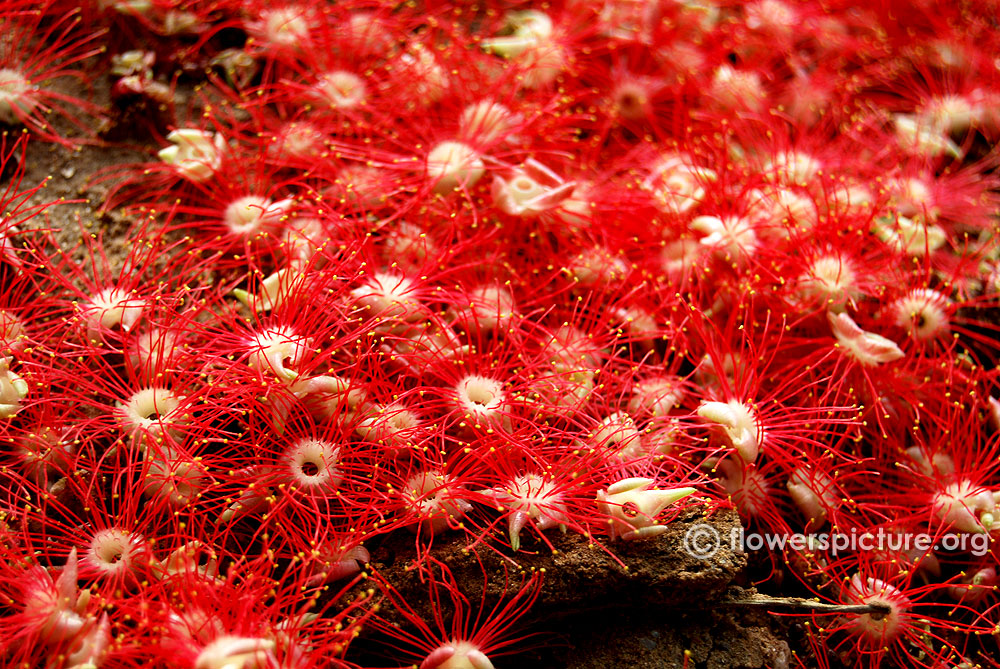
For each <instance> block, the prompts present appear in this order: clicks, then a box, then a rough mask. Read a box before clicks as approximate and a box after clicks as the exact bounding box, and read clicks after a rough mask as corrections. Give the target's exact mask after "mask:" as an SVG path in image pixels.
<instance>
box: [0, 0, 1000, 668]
mask: <svg viewBox="0 0 1000 669" xmlns="http://www.w3.org/2000/svg"><path fill="white" fill-rule="evenodd" d="M983 4H984V5H985V4H986V3H983ZM5 5H6V6H9V11H6V12H5V13H3V14H2V16H3V18H2V19H0V23H2V24H3V26H4V28H5V34H6V35H10V36H11V37H9V38H8V37H4V38H0V42H2V44H0V122H3V123H5V124H8V125H21V126H23V127H24V129H25V132H26V133H27V134H28V135H30V136H31V137H32V141H33V142H34V141H56V142H59V143H62V144H68V145H72V144H73V143H76V142H83V141H87V142H91V141H94V138H93V134H92V133H89V132H88V133H86V134H81V133H82V130H83V129H89V128H90V127H91V126H94V125H95V124H94V123H93V122H92V119H90V120H85V119H86V117H99V116H102V115H105V114H106V115H107V116H109V117H114V116H115V114H116V111H115V110H110V109H109V110H99V109H97V108H96V107H95V106H94V105H93V104H92V103H91V102H88V101H85V97H86V96H83V97H81V98H77V97H74V96H72V95H70V94H69V93H67V92H65V91H66V90H67V89H66V88H65V87H66V86H69V88H70V89H72V88H73V86H72V82H73V81H75V80H79V81H84V80H86V79H87V76H88V75H87V73H86V71H85V70H84V68H86V67H93V68H95V69H100V68H103V69H104V70H105V71H107V70H109V68H110V73H111V75H110V76H111V79H112V82H111V83H113V84H114V87H113V89H114V91H118V92H121V91H122V90H125V89H127V91H128V95H129V96H131V97H129V99H130V100H139V99H142V100H145V101H146V103H148V104H149V105H150V106H151V107H150V108H156V109H159V110H160V111H161V112H162V114H160V115H156V116H155V118H151V119H148V120H149V124H148V125H149V127H148V128H147V130H149V131H150V132H149V133H148V134H149V135H150V136H151V137H152V138H153V141H154V143H155V144H154V145H151V146H147V147H146V150H147V152H148V154H149V160H148V162H146V163H142V164H139V165H133V166H128V167H126V168H124V169H125V171H124V172H114V173H106V174H104V175H103V177H102V178H103V179H105V180H109V179H112V178H118V181H117V182H116V183H115V184H114V185H113V187H112V188H111V192H110V194H109V196H108V200H107V201H106V202H105V203H104V208H105V210H112V209H114V210H116V211H119V210H121V211H124V212H125V214H126V215H127V216H129V217H130V219H131V220H132V222H133V223H132V228H131V229H130V230H129V232H128V235H127V238H126V239H125V242H124V248H118V247H117V246H115V245H114V244H112V243H110V242H109V241H107V240H106V239H105V238H104V237H103V236H102V235H100V234H97V233H94V234H91V233H90V232H87V233H86V234H83V235H82V241H81V242H80V244H79V245H78V246H77V247H76V248H73V249H61V248H59V246H58V243H57V236H56V235H53V234H51V233H50V232H48V231H45V230H40V229H39V228H40V227H41V226H39V225H36V224H35V223H34V221H33V220H32V219H33V218H34V217H35V215H36V214H37V213H38V211H39V209H38V208H37V207H36V208H31V207H28V206H27V205H26V204H25V202H27V200H28V196H29V195H34V194H35V193H36V191H37V188H36V189H35V190H31V191H24V192H22V191H20V190H19V189H20V188H21V186H20V182H21V179H20V177H19V175H20V174H21V171H19V170H20V166H21V165H22V163H21V161H23V159H24V158H23V156H24V152H23V151H22V150H21V149H23V144H22V143H21V142H22V141H26V140H21V141H19V142H17V143H14V144H13V150H10V151H8V150H7V148H6V146H7V143H6V140H5V144H4V149H3V166H4V171H5V172H6V171H14V172H17V174H15V175H14V177H13V178H12V179H11V183H12V185H10V186H9V187H8V188H7V190H6V191H2V192H0V196H2V200H0V201H2V204H3V207H0V209H2V210H3V211H2V213H3V216H4V218H3V219H0V288H2V290H0V294H2V298H0V421H2V422H0V445H2V450H0V457H2V466H0V557H2V559H0V620H2V623H3V624H2V625H0V663H2V664H5V665H8V664H9V665H11V666H15V665H17V666H22V665H23V666H50V667H85V666H86V667H100V666H107V667H112V666H143V665H146V664H150V665H152V664H157V663H163V662H179V663H182V664H186V665H190V666H194V667H198V668H206V669H207V668H212V667H226V668H233V669H257V668H263V667H272V666H356V665H355V664H353V660H352V654H351V646H352V641H353V640H354V639H355V638H356V637H357V636H358V634H359V633H360V630H361V627H362V626H363V625H366V626H368V627H369V629H371V630H373V631H374V632H375V633H379V634H382V635H383V636H385V637H387V639H388V641H387V647H389V648H392V649H395V650H398V651H399V654H400V655H399V661H400V662H411V661H413V660H414V659H416V660H417V661H418V662H419V663H421V664H420V666H421V667H426V668H427V669H432V668H436V667H440V668H442V669H461V668H466V667H475V668H476V669H489V668H491V667H492V666H493V664H492V660H491V658H490V655H491V654H492V655H495V653H496V652H497V651H500V652H502V653H506V652H511V646H512V644H513V643H514V641H515V640H512V639H511V638H510V636H509V635H508V632H509V631H510V628H511V626H512V624H513V623H514V622H515V621H516V620H517V619H518V618H520V617H521V616H522V615H523V614H524V613H525V612H526V611H527V610H528V609H529V608H530V607H531V606H532V605H533V604H534V603H535V600H536V598H537V597H538V593H539V586H540V582H541V579H542V575H541V574H540V573H539V574H536V575H533V576H532V577H531V578H530V579H527V580H525V581H524V582H522V584H521V586H520V588H519V589H517V591H516V592H515V594H514V595H513V596H508V597H506V602H507V603H506V604H504V603H503V598H502V599H501V602H500V603H496V604H495V605H494V604H493V603H487V602H486V599H485V595H483V599H482V600H481V601H480V608H481V609H482V612H481V613H480V614H476V615H475V616H472V615H471V614H470V612H469V610H468V608H469V604H468V602H469V599H470V597H471V599H473V600H474V599H476V598H477V595H476V594H471V595H470V594H469V593H463V592H462V586H461V585H460V584H459V582H458V580H457V579H456V578H455V577H454V576H453V575H452V574H451V573H450V572H449V568H448V567H447V566H446V563H445V562H444V561H441V560H439V559H438V558H437V557H436V556H435V550H436V547H437V545H438V544H439V543H441V542H444V541H451V542H455V543H457V544H459V545H461V546H463V547H464V549H465V550H466V551H468V552H470V553H473V554H475V553H477V552H480V551H491V552H493V553H495V554H498V555H501V556H504V559H506V560H508V561H510V562H511V563H513V564H516V560H517V557H518V555H519V554H522V553H525V552H538V551H540V550H549V549H554V548H555V544H556V542H558V541H559V540H560V536H561V533H575V534H579V535H582V536H584V537H586V538H587V539H588V540H589V541H591V542H593V543H594V544H596V545H599V546H601V547H602V548H603V549H604V550H607V551H608V552H610V553H612V554H613V553H614V552H615V550H616V547H617V546H619V545H621V544H620V542H639V543H640V545H641V542H648V541H655V540H656V537H658V536H661V535H662V534H664V533H665V532H667V531H668V525H667V523H668V522H669V520H670V518H671V516H672V514H673V513H675V512H676V510H677V509H678V508H680V507H682V506H684V505H689V504H692V503H696V502H695V501H694V500H696V499H697V498H696V497H694V495H696V494H697V495H698V496H699V497H700V499H701V500H702V501H701V502H698V503H703V504H707V505H708V507H710V508H711V507H718V506H724V505H732V506H733V507H735V508H736V509H737V511H738V512H739V515H740V518H741V519H742V520H743V522H744V523H745V524H746V525H747V526H752V527H754V528H756V529H757V530H759V531H761V532H771V533H790V532H817V531H821V530H828V531H836V532H844V533H847V532H866V531H875V530H877V529H882V530H885V531H888V532H893V533H900V534H903V533H917V532H922V533H928V534H930V535H933V536H944V535H945V534H954V533H959V534H961V533H965V534H983V535H988V536H989V537H990V544H991V546H992V540H993V537H994V535H995V534H996V532H998V531H1000V522H998V520H997V518H998V515H997V514H998V513H1000V509H998V506H1000V459H998V458H1000V437H998V434H1000V389H998V388H997V384H996V373H995V368H996V366H997V363H998V353H1000V347H998V345H997V343H996V340H997V338H998V326H997V325H996V317H997V311H996V308H997V306H998V296H1000V244H998V243H997V222H996V221H997V218H996V216H997V212H998V206H997V205H998V200H997V185H998V184H997V179H996V176H995V174H994V169H995V166H996V165H995V160H996V154H995V152H994V150H993V144H994V142H995V140H996V139H997V137H998V135H1000V112H998V111H997V110H998V109H1000V69H998V68H997V63H996V61H995V60H994V58H993V56H992V54H993V53H994V52H995V51H996V48H994V47H1000V38H998V34H997V33H996V31H995V29H994V27H993V24H992V19H991V16H992V14H991V13H990V11H989V10H988V9H987V8H986V7H985V6H984V7H979V6H978V4H977V3H971V4H961V6H958V5H954V3H943V2H924V3H917V4H915V5H912V6H911V5H910V3H895V2H888V3H881V4H876V5H875V6H872V7H868V6H864V7H861V6H853V5H852V3H840V2H833V3H816V2H786V1H785V0H754V1H752V2H747V3H735V4H734V3H721V2H718V3H717V2H713V1H712V0H700V1H698V2H661V1H659V0H640V1H638V2H618V1H615V0H602V1H600V2H582V1H581V0H561V1H559V2H554V3H539V4H537V5H530V4H529V5H523V4H515V5H510V6H508V5H507V4H504V3H492V4H491V3H486V4H485V5H466V4H464V3H445V4H443V5H440V6H430V5H429V4H422V3H410V4H403V5H397V4H395V3H380V2H353V1H352V2H344V3H337V4H336V5H327V4H325V3H318V2H316V3H314V2H298V3H296V2H289V3H269V2H238V1H236V0H217V1H214V2H211V3H187V4H186V5H185V3H173V2H136V1H121V2H117V1H107V0H100V1H95V2H92V3H89V2H88V3H83V6H80V5H79V4H76V3H70V2H65V1H63V0H46V1H45V2H42V3H40V6H39V3H35V4H33V5H31V6H30V7H29V6H28V5H27V4H26V3H24V2H22V1H20V0H10V1H9V2H6V3H5ZM5 9H6V7H5ZM81 16H82V17H85V20H80V18H79V17H81ZM899 17H905V18H903V19H901V18H899ZM109 63H110V65H109ZM182 75H183V77H186V78H188V79H193V80H194V82H193V83H192V82H191V81H185V80H179V77H181V76H182ZM185 86H186V87H187V89H186V90H187V91H188V94H189V95H188V98H189V108H188V109H187V110H186V111H185V110H183V106H184V105H182V104H176V105H175V100H174V99H173V96H174V95H175V94H176V93H177V92H178V90H180V89H182V88H184V87H185ZM77 88H80V85H79V84H77ZM53 112H54V113H53ZM117 113H118V114H121V113H122V112H121V110H120V109H119V110H118V111H117ZM185 119H186V120H185ZM161 126H162V127H161ZM108 127H109V128H110V127H113V126H112V125H109V126H108ZM119 129H120V128H119ZM8 165H9V166H10V167H11V168H14V169H12V170H9V169H8ZM3 178H4V179H7V178H9V177H8V175H7V174H4V175H3ZM29 223H31V225H30V226H29V227H30V230H29V229H26V224H29ZM407 533H409V535H410V536H412V537H414V539H413V542H414V544H415V547H416V550H415V552H414V555H413V556H412V558H411V559H412V560H413V564H412V567H413V569H414V570H415V571H417V572H419V573H420V574H421V575H422V576H423V577H425V578H426V579H427V582H428V584H429V586H428V587H429V593H430V602H431V608H432V609H433V612H432V615H431V617H430V618H429V619H428V618H426V617H425V616H424V614H423V612H422V609H418V608H417V607H412V606H411V605H410V604H408V603H407V601H406V600H405V599H404V597H403V596H402V595H401V594H400V593H399V592H398V591H397V590H396V589H395V588H394V586H393V584H391V583H388V582H387V581H385V580H384V579H383V578H382V577H381V576H379V575H378V573H377V571H372V572H370V573H369V572H368V571H366V565H368V563H369V562H377V561H378V560H379V556H378V555H377V553H376V550H375V549H374V546H373V545H372V542H373V540H374V539H375V538H376V537H380V536H381V535H388V534H403V535H405V534H407ZM366 543H367V544H368V545H367V546H366ZM800 548H801V547H800ZM997 560H998V553H997V552H996V550H995V549H993V548H992V547H991V549H990V550H989V551H988V552H987V553H986V554H985V555H980V556H973V555H971V554H967V553H961V552H957V551H951V552H946V551H942V550H929V551H925V552H922V553H915V552H912V551H910V552H899V553H898V554H897V553H889V552H886V553H885V554H879V555H872V554H863V553H857V554H846V555H844V554H841V555H837V554H835V553H833V554H827V553H826V552H825V551H824V550H823V549H820V548H815V549H813V548H812V547H809V546H807V547H806V549H805V550H794V549H792V548H789V549H788V550H787V551H786V552H785V553H784V554H782V555H768V556H766V558H765V559H764V560H763V561H762V564H752V565H751V567H752V568H755V569H758V570H759V569H763V571H762V574H761V575H762V578H763V577H766V576H767V574H779V573H780V575H781V576H782V577H783V578H781V579H779V578H775V579H773V581H774V582H784V583H785V585H786V587H787V586H788V584H789V583H791V584H792V586H791V587H793V588H798V592H811V593H814V594H815V595H817V596H819V597H821V598H823V599H825V600H827V601H829V602H833V603H837V604H843V605H845V606H846V607H847V609H848V610H851V607H852V606H854V607H855V612H848V613H843V614H841V615H839V616H837V617H836V619H835V620H833V621H831V620H829V619H827V620H826V621H824V622H823V624H816V625H810V626H808V628H807V629H808V634H807V637H808V640H809V641H810V648H808V649H803V651H802V652H803V656H804V657H805V656H806V655H808V659H803V660H802V661H803V662H804V663H805V665H813V666H828V665H831V664H834V663H841V664H846V665H859V666H860V665H867V666H878V665H880V664H882V663H883V662H886V663H894V664H895V666H924V667H944V666H960V665H961V666H973V664H974V663H975V662H979V661H983V658H987V659H988V658H989V657H991V654H992V653H995V649H992V651H991V649H990V648H989V646H990V643H992V639H991V638H990V636H989V635H991V634H995V630H996V628H997V626H998V625H1000V600H998V599H997V598H996V596H995V594H994V590H995V588H996V586H997V585H998V582H997V576H996V572H997V569H998V568H1000V567H998V565H997ZM365 578H369V579H370V580H369V581H368V584H369V585H370V589H362V588H358V587H355V586H356V585H357V583H358V582H360V581H361V580H362V579H365ZM507 585H508V584H507V583H505V584H504V586H505V587H504V592H505V593H506V592H507ZM366 587H368V586H366ZM762 587H766V586H762ZM484 592H485V590H484ZM858 605H861V608H864V606H870V607H874V608H872V610H871V611H869V612H867V613H857V612H856V609H857V608H858ZM380 606H386V607H390V608H393V609H395V610H396V611H397V615H398V616H401V617H402V618H403V619H405V620H406V621H408V622H409V627H408V628H407V627H399V626H398V625H397V624H396V623H394V622H392V618H391V616H384V615H383V613H380V610H379V609H380ZM490 607H492V608H490ZM445 611H451V613H452V615H453V618H454V620H453V621H452V622H450V623H449V622H447V621H446V620H445V613H444V612H445ZM487 613H488V614H489V615H486V614H487ZM168 658H172V659H168ZM963 663H964V664H963Z"/></svg>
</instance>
